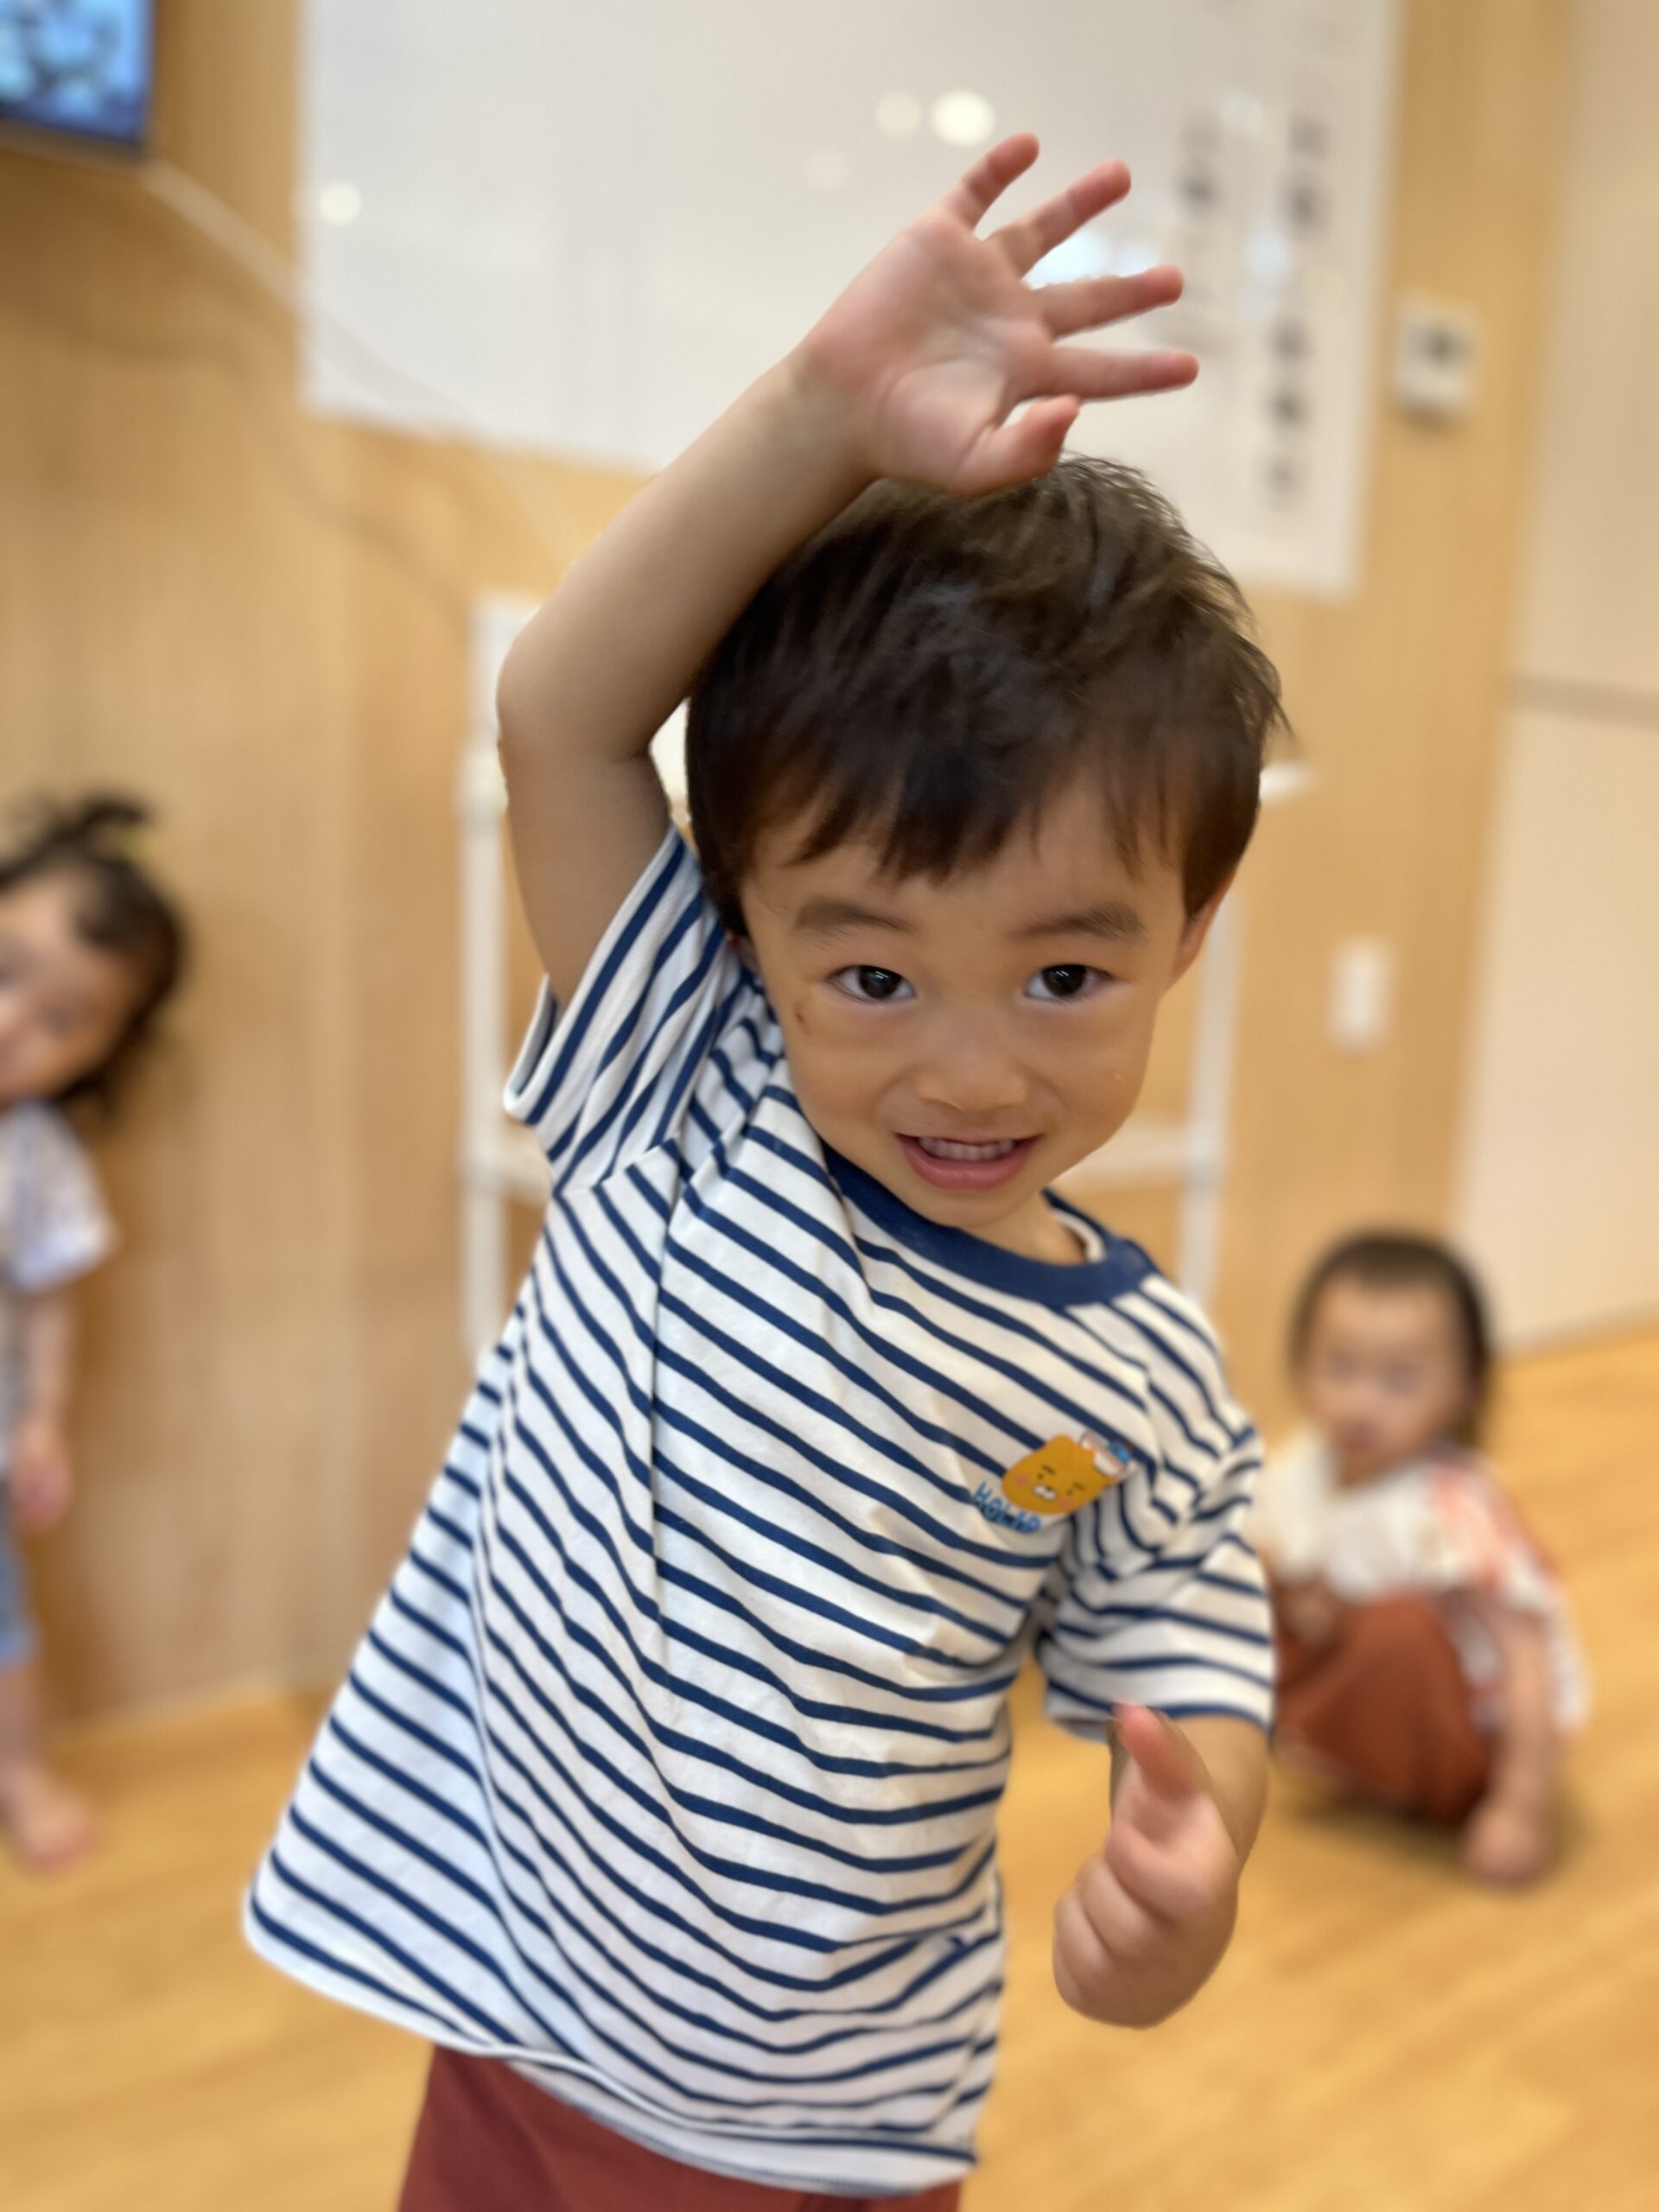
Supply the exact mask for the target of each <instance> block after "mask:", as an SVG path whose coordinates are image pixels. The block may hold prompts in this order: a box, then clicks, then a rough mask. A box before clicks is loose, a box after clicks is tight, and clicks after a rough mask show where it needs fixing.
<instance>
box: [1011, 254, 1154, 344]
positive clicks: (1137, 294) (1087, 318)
mask: <svg viewBox="0 0 1659 2212" xmlns="http://www.w3.org/2000/svg"><path fill="white" fill-rule="evenodd" d="M1180 296H1181V272H1180V270H1179V269H1171V268H1169V267H1167V266H1162V267H1160V268H1157V269H1141V270H1136V271H1135V275H1134V276H1132V277H1079V278H1078V279H1077V283H1074V284H1039V286H1038V287H1037V289H1036V300H1037V304H1038V306H1039V308H1041V309H1042V311H1043V320H1044V321H1046V323H1047V325H1048V327H1049V328H1050V330H1051V331H1052V333H1053V334H1054V335H1055V337H1056V338H1071V337H1074V336H1075V335H1076V334H1077V332H1078V331H1080V330H1098V329H1099V328H1100V327H1101V326H1102V325H1103V323H1108V322H1122V321H1123V319H1124V317H1125V316H1126V315H1146V314H1147V313H1148V312H1149V311H1150V310H1151V309H1152V308H1166V307H1167V306H1168V305H1169V304H1170V302H1171V301H1172V300H1179V298H1180Z"/></svg>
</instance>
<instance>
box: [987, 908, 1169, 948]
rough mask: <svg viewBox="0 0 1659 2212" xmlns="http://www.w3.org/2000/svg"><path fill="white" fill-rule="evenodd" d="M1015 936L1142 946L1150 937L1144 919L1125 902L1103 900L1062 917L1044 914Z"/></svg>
mask: <svg viewBox="0 0 1659 2212" xmlns="http://www.w3.org/2000/svg"><path fill="white" fill-rule="evenodd" d="M1016 934H1017V935H1018V936H1020V937H1022V938H1037V937H1104V938H1111V939H1112V941H1113V942H1114V943H1115V944H1141V943H1142V942H1143V940H1144V939H1145V938H1146V936H1147V925H1146V922H1145V920H1144V918H1142V917H1141V914H1139V913H1138V912H1136V910H1135V908H1134V907H1133V906H1130V905H1129V903H1128V899H1101V900H1100V901H1099V902H1098V904H1096V905H1095V906H1074V907H1072V908H1071V909H1070V910H1069V912H1065V913H1063V914H1045V915H1044V917H1043V918H1042V919H1041V920H1040V921H1037V922H1027V924H1026V925H1025V926H1024V928H1023V929H1020V931H1017V932H1016Z"/></svg>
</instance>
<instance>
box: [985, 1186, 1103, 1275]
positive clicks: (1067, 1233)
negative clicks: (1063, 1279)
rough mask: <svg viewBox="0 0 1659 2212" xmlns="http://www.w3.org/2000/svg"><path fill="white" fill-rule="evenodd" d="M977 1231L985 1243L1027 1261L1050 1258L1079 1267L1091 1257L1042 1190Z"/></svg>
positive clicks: (1069, 1265)
mask: <svg viewBox="0 0 1659 2212" xmlns="http://www.w3.org/2000/svg"><path fill="white" fill-rule="evenodd" d="M973 1234H974V1235H975V1236H977V1237H978V1238H979V1239H980V1241H981V1243H985V1244H995V1245H996V1246H997V1247H998V1249H1000V1250H1001V1251H1004V1252H1017V1253H1018V1254H1019V1255H1020V1258H1021V1259H1024V1260H1047V1261H1050V1262H1052V1263H1054V1264H1055V1265H1057V1266H1059V1267H1076V1266H1077V1265H1079V1264H1080V1263H1081V1262H1083V1261H1084V1260H1086V1259H1087V1258H1088V1257H1089V1253H1088V1251H1087V1249H1086V1248H1085V1246H1084V1241H1083V1239H1082V1237H1081V1236H1078V1234H1077V1230H1075V1229H1073V1228H1072V1227H1071V1224H1070V1223H1069V1222H1068V1221H1067V1220H1066V1218H1065V1215H1064V1214H1062V1213H1060V1212H1058V1211H1057V1210H1056V1209H1055V1208H1054V1207H1053V1206H1052V1205H1050V1204H1049V1201H1048V1196H1047V1193H1046V1192H1042V1191H1039V1192H1037V1193H1036V1194H1035V1195H1034V1196H1033V1198H1028V1199H1027V1201H1026V1203H1025V1205H1022V1206H1017V1207H1016V1208H1015V1209H1014V1211H1013V1212H1012V1213H1010V1214H1004V1215H1003V1217H1002V1218H1001V1220H1000V1221H994V1222H989V1223H988V1224H986V1225H985V1227H984V1228H982V1229H976V1230H974V1231H973Z"/></svg>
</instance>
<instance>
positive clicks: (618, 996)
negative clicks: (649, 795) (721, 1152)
mask: <svg viewBox="0 0 1659 2212" xmlns="http://www.w3.org/2000/svg"><path fill="white" fill-rule="evenodd" d="M758 992H759V986H758V985H757V984H756V983H754V982H753V981H752V980H751V978H750V977H749V976H748V974H747V970H746V969H745V968H744V966H743V963H742V962H741V959H740V958H739V957H738V955H737V953H736V951H735V950H734V947H733V946H732V945H731V944H730V943H729V941H728V935H727V932H726V930H725V928H724V927H723V925H722V924H721V919H720V917H719V915H718V913H717V912H715V906H714V903H713V901H712V900H711V899H709V895H708V893H707V892H706V891H705V889H704V888H703V882H702V871H701V869H700V868H698V866H697V862H696V857H695V856H694V855H693V854H692V852H691V849H690V847H689V846H688V845H687V844H686V842H685V840H684V839H683V837H682V836H680V834H679V832H678V831H677V830H676V829H671V830H670V831H669V833H668V835H667V836H666V837H665V838H664V841H663V843H662V844H661V846H660V847H659V848H658V851H657V854H656V856H655V858H654V859H653V860H652V862H651V865H650V866H649V867H648V868H646V870H645V874H643V875H642V876H641V877H640V879H639V882H638V883H637V884H635V886H634V887H633V889H632V891H631V892H630V893H629V894H628V896H627V898H626V899H625V900H624V901H623V904H622V906H621V907H620V909H619V911H618V912H617V914H616V917H615V918H614V920H613V922H612V924H611V925H610V927H609V929H608V930H607V931H606V933H605V936H604V938H603V940H602V941H601V944H600V945H599V947H598V949H597V950H596V951H595V952H594V957H593V958H592V960H591V961H590V962H589V963H588V969H587V972H586V974H585V975H584V976H583V977H582V982H580V983H579V984H578V985H577V987H576V990H575V995H574V996H573V997H572V999H571V1001H570V1002H569V1006H568V1007H563V1008H562V1007H559V1006H558V1005H557V1004H556V1001H555V1000H554V998H553V996H552V994H551V992H550V990H549V989H548V988H546V987H545V986H543V991H542V996H541V1001H540V1003H539V1004H538V1005H537V1009H536V1016H535V1020H534V1021H533V1022H532V1023H531V1030H530V1034H529V1036H528V1037H527V1039H525V1042H524V1050H523V1052H521V1053H520V1055H519V1058H518V1065H517V1067H516V1068H515V1069H514V1070H513V1072H512V1077H511V1079H510V1080H509V1082H508V1084H507V1094H506V1104H507V1110H508V1112H509V1113H510V1114H512V1116H514V1117H515V1118H516V1119H517V1120H518V1121H521V1122H524V1124H525V1125H526V1126H527V1127H528V1128H530V1129H531V1130H532V1131H533V1132H534V1133H535V1135H536V1137H537V1141H539V1143H540V1145H541V1147H542V1150H543V1152H544V1153H545V1154H546V1155H547V1159H548V1161H549V1164H550V1166H551V1168H552V1170H553V1185H554V1188H555V1189H559V1188H561V1187H568V1186H570V1185H592V1184H594V1183H597V1182H600V1181H602V1180H603V1179H605V1177H607V1175H612V1174H614V1173H616V1172H617V1170H618V1169H619V1168H622V1167H626V1166H629V1165H631V1164H632V1162H633V1161H635V1160H638V1159H639V1158H641V1157H642V1156H643V1155H644V1154H646V1153H647V1152H650V1151H652V1150H653V1149H654V1148H655V1147H657V1146H658V1145H660V1144H662V1143H664V1141H667V1140H668V1139H670V1138H671V1137H672V1135H674V1133H675V1130H676V1128H677V1126H678V1125H679V1123H680V1122H682V1120H683V1117H684V1116H685V1115H686V1113H687V1111H688V1100H689V1097H690V1093H691V1089H692V1085H693V1084H694V1083H695V1081H696V1077H697V1074H698V1072H699V1071H700V1069H701V1068H702V1066H703V1065H704V1064H705V1063H706V1062H707V1060H708V1059H709V1055H710V1054H711V1053H712V1052H715V1050H716V1049H717V1048H718V1047H719V1046H720V1045H721V1040H722V1039H723V1038H724V1037H725V1036H726V1035H727V1033H728V1032H729V1031H731V1030H733V1029H734V1028H735V1027H738V1026H739V1025H740V1024H741V1022H742V1021H743V1020H744V1019H745V1016H746V1014H748V1012H749V1011H750V1001H752V1000H753V999H754V998H755V997H756V996H757V995H758Z"/></svg>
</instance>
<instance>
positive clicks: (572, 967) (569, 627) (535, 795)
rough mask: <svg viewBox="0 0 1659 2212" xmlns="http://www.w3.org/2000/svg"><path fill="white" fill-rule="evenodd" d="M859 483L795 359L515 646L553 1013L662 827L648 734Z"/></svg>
mask: <svg viewBox="0 0 1659 2212" xmlns="http://www.w3.org/2000/svg"><path fill="white" fill-rule="evenodd" d="M863 481H864V479H863V478H862V477H861V475H860V474H859V473H858V470H857V467H856V463H855V461H853V459H852V457H851V454H850V451H849V445H848V441H847V440H846V437H845V435H844V428H843V426H842V423H840V421H839V420H838V417H837V415H836V410H834V409H833V408H832V407H831V406H830V405H829V404H827V401H826V398H825V396H824V395H823V394H819V393H815V392H814V391H812V389H811V388H810V382H809V379H808V377H807V376H806V374H805V373H804V370H803V368H802V366H801V365H800V364H798V362H797V361H796V360H795V359H792V358H791V359H790V360H788V361H785V362H784V363H782V364H780V365H779V367H777V368H776V369H773V370H772V371H770V372H768V374H767V375H766V376H765V377H764V378H762V379H761V380H760V383H759V384H757V385H754V386H753V388H752V389H751V390H750V391H747V392H746V393H745V394H744V396H743V397H742V398H741V400H739V401H738V403H737V404H736V405H735V406H734V407H733V408H732V409H731V410H729V411H728V413H727V414H725V415H724V416H721V419H720V420H719V422H717V423H715V425H714V426H713V428H712V429H709V430H707V431H706V432H705V433H704V434H703V435H702V437H701V438H699V439H698V440H697V442H696V444H695V445H693V446H692V447H690V448H689V450H688V451H687V452H685V453H684V454H682V455H681V456H680V458H679V459H678V460H677V461H675V463H674V464H673V466H672V467H670V468H668V469H666V470H665V471H664V473H663V474H662V475H660V476H658V477H655V478H654V479H653V480H652V482H651V483H649V484H648V485H646V486H645V490H644V491H643V492H641V493H640V494H639V497H638V499H635V500H634V501H633V502H632V505H629V506H628V507H627V508H626V510H625V511H624V512H623V513H622V514H621V515H620V516H619V517H618V518H617V519H616V521H615V522H614V523H613V524H611V526H610V528H609V529H608V530H607V531H605V533H604V534H603V536H602V537H600V538H599V539H598V540H597V541H596V542H595V543H594V545H593V546H592V547H591V548H590V549H589V550H588V552H587V553H586V554H584V555H583V556H582V559H581V560H580V561H578V562H577V563H576V564H575V567H574V568H573V569H571V571H570V573H569V575H568V576H567V577H566V578H565V580H564V582H563V583H562V584H561V585H560V586H559V588H558V590H557V591H556V592H555V594H553V596H552V598H551V599H550V600H549V601H548V602H547V604H546V605H545V606H544V607H543V608H542V609H541V611H540V613H538V614H537V616H536V618H535V620H533V621H532V622H531V624H530V625H529V626H528V627H527V628H526V629H525V630H524V632H523V633H522V635H521V636H520V637H519V638H518V641H517V642H516V643H515V645H513V648H512V652H511V653H510V654H509V656H508V658H507V663H506V665H505V668H504V670H503V671H502V675H501V683H500V690H499V697H498V701H497V708H498V713H499V721H500V728H501V756H502V764H503V766H504V767H505V771H506V777H507V788H508V791H509V794H510V798H511V802H512V804H511V809H510V821H511V825H512V845H513V856H514V860H515V861H516V863H517V867H518V881H519V887H520V892H521V895H522V896H523V899H524V910H525V912H526V914H527V916H528V918H529V921H530V926H531V933H532V935H533V936H534V938H535V940H536V945H537V950H538V951H539V952H540V954H541V957H542V959H543V963H544V965H545V967H546V969H547V973H548V978H549V981H550V983H551V985H552V987H553V990H554V992H555V994H556V996H557V997H558V998H559V999H560V1000H561V1001H564V1000H567V999H568V998H569V995H570V994H571V992H572V991H573V990H574V989H575V986H576V984H577V982H579V981H580V979H581V976H582V969H584V968H585V967H586V965H587V963H588V957H589V956H590V954H591V953H592V951H593V950H594V946H595V945H596V944H598V942H599V940H600V938H601V936H602V935H603V934H604V931H605V929H606V926H607V924H608V923H609V921H610V919H611V917H612V916H613V914H614V913H615V912H616V910H617V908H618V906H620V904H621V901H622V899H624V897H625V896H626V893H627V892H628V890H629V888H630V887H632V884H633V882H634V881H635V880H636V879H637V878H638V876H639V873H640V871H641V870H642V869H643V868H644V867H645V863H646V861H648V860H649V859H650V858H651V855H652V853H653V852H654V851H655V849H656V848H657V846H658V843H659V842H660V841H661V838H662V835H663V831H664V827H665V825H666V823H667V820H668V810H667V806H666V804H665V802H664V797H663V791H662V787H661V785H659V784H658V780H657V774H656V771H655V769H654V768H653V767H652V762H651V759H650V755H649V753H648V751H647V747H649V746H650V743H651V741H652V737H653V736H654V735H655V734H656V732H657V730H658V728H660V726H661V725H662V723H663V722H664V721H666V720H667V718H668V716H669V715H671V713H672V712H673V710H674V709H675V708H676V707H677V706H678V704H679V702H681V700H682V699H683V698H684V696H685V695H686V693H687V692H688V691H689V690H690V688H691V683H692V679H693V678H694V677H695V676H696V672H697V671H698V669H699V668H700V667H701V666H702V662H703V661H704V659H705V658H707V656H708V655H709V652H711V651H712V650H713V648H714V646H715V645H716V644H717V642H718V641H719V639H721V636H722V635H723V634H724V632H726V630H727V629H728V628H729V626H731V624H732V623H733V622H734V620H736V618H737V616H738V615H739V614H740V613H741V612H742V610H743V608H744V607H745V605H746V604H747V601H749V599H750V598H751V597H752V596H753V594H754V593H755V592H756V591H757V590H759V588H760V586H761V584H763V583H764V582H766V577H767V576H768V575H770V574H771V573H772V569H775V568H776V567H777V566H778V564H779V562H781V561H782V560H784V559H785V557H786V556H788V555H789V554H790V553H791V552H792V551H793V550H794V549H795V548H796V547H797V546H798V545H799V544H800V543H802V542H803V541H804V539H806V538H807V537H810V536H811V534H812V532H813V531H815V530H817V528H818V527H819V526H820V525H821V524H823V523H825V522H827V521H829V519H830V518H831V517H832V516H834V515H835V514H836V513H838V512H840V510H841V508H842V506H843V505H845V504H846V503H847V501H848V500H849V499H851V498H853V496H854V495H855V493H856V492H857V491H858V490H859V489H860V488H861V484H862V482H863Z"/></svg>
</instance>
